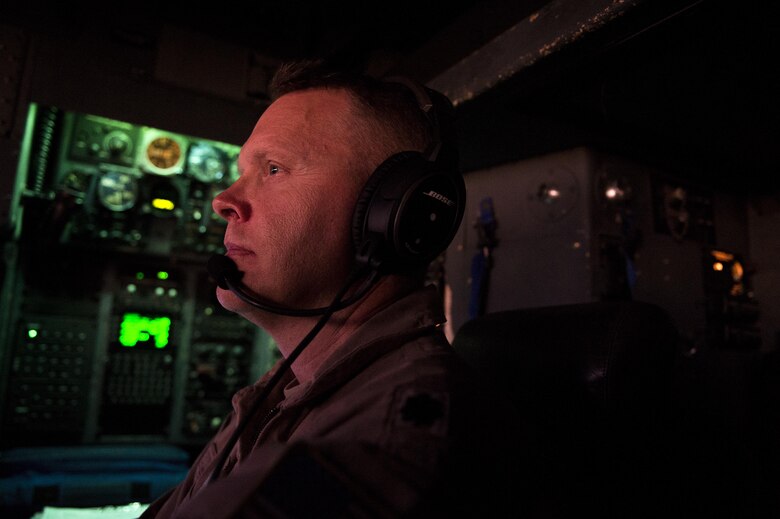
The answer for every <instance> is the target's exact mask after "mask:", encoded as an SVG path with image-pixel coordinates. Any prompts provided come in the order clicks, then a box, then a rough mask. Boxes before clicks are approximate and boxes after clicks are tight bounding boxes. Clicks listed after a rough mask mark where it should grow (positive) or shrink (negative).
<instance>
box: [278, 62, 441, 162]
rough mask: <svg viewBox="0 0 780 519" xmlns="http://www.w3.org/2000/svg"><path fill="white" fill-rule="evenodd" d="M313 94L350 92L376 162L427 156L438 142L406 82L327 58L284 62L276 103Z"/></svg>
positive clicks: (362, 137) (366, 141) (368, 149)
mask: <svg viewBox="0 0 780 519" xmlns="http://www.w3.org/2000/svg"><path fill="white" fill-rule="evenodd" d="M311 89H341V90H345V91H347V92H348V93H349V95H350V96H351V97H352V99H353V100H354V101H355V102H356V105H357V107H358V109H359V112H360V113H359V114H358V115H359V116H361V117H362V118H363V119H364V120H365V121H366V123H367V124H366V126H363V127H359V128H357V129H356V131H357V132H358V133H360V134H361V135H360V137H361V139H360V140H361V142H363V143H365V146H366V148H367V151H369V153H370V155H371V156H372V157H373V159H374V160H381V159H383V158H386V157H388V156H390V155H392V154H393V153H397V152H399V151H407V150H413V151H423V150H425V149H426V148H427V147H428V146H429V144H430V143H431V142H432V140H433V139H434V129H433V128H432V125H431V122H430V120H429V119H428V117H427V116H426V114H425V113H424V112H423V110H422V108H421V107H420V105H419V102H418V99H417V97H416V96H415V94H414V92H413V91H412V90H411V89H409V88H408V87H407V86H406V85H404V84H402V83H399V82H395V81H384V80H381V79H378V78H375V77H372V76H370V75H368V74H363V73H359V72H355V71H354V70H350V69H345V68H339V67H337V66H335V65H333V64H331V63H328V62H326V61H325V60H322V59H305V60H294V61H288V62H285V63H283V64H282V65H281V66H279V68H277V70H276V72H275V73H274V75H273V77H272V78H271V81H270V83H269V94H270V97H271V100H276V99H278V98H279V97H281V96H283V95H285V94H288V93H291V92H296V91H301V90H311ZM378 137H379V138H378ZM375 165H376V164H375Z"/></svg>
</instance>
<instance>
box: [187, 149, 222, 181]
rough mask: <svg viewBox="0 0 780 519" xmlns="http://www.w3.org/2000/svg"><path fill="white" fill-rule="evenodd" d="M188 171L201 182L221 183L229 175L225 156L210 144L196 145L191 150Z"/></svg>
mask: <svg viewBox="0 0 780 519" xmlns="http://www.w3.org/2000/svg"><path fill="white" fill-rule="evenodd" d="M187 170H188V171H189V173H190V174H191V175H192V176H193V177H195V178H196V179H198V180H200V181H201V182H206V183H213V182H219V181H221V180H222V179H223V178H225V176H226V175H227V164H226V163H225V155H224V154H223V153H222V151H220V150H219V149H217V148H215V147H214V146H211V145H210V144H204V143H198V144H195V145H193V146H192V147H191V148H190V154H189V157H188V158H187Z"/></svg>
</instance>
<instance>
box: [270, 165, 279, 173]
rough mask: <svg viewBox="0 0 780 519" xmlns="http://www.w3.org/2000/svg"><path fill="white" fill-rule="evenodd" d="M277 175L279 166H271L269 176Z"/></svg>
mask: <svg viewBox="0 0 780 519" xmlns="http://www.w3.org/2000/svg"><path fill="white" fill-rule="evenodd" d="M277 173H279V166H277V165H276V164H269V165H268V174H269V175H272V176H273V175H276V174H277Z"/></svg>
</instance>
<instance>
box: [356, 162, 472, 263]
mask: <svg viewBox="0 0 780 519" xmlns="http://www.w3.org/2000/svg"><path fill="white" fill-rule="evenodd" d="M465 197H466V188H465V183H464V181H463V177H462V176H461V175H455V174H452V173H451V172H444V171H440V170H438V169H437V167H436V164H435V163H433V162H430V161H428V160H426V159H425V157H424V156H423V155H422V154H421V153H418V152H414V151H405V152H401V153H397V154H395V155H392V156H391V157H389V158H388V159H387V160H385V161H384V162H383V163H382V164H380V166H379V167H378V168H377V169H376V170H375V171H374V173H373V174H372V175H371V177H369V179H368V181H367V182H366V184H365V186H364V188H363V191H362V193H361V195H360V196H359V198H358V201H357V204H356V206H355V211H354V213H353V219H352V237H353V240H354V243H355V247H356V250H357V254H358V259H359V260H360V261H371V262H373V263H374V264H377V265H379V268H380V270H381V271H382V272H384V273H389V272H402V271H408V270H413V269H416V268H418V267H422V266H425V265H427V263H429V262H430V261H431V260H433V259H434V258H436V256H438V255H439V254H441V252H442V251H444V249H445V248H446V247H447V246H448V245H449V243H450V242H451V241H452V238H453V237H454V236H455V233H456V232H457V230H458V227H459V225H460V223H461V220H462V218H463V209H464V207H465ZM367 254H368V255H369V256H370V258H369V257H366V255H367Z"/></svg>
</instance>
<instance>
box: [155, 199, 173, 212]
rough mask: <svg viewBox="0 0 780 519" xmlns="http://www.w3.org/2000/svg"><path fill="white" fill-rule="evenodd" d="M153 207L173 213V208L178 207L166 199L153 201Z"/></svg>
mask: <svg viewBox="0 0 780 519" xmlns="http://www.w3.org/2000/svg"><path fill="white" fill-rule="evenodd" d="M152 207H154V208H155V209H162V210H163V211H173V208H174V207H176V206H175V205H173V202H171V201H170V200H166V199H165V198H155V199H153V200H152Z"/></svg>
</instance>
